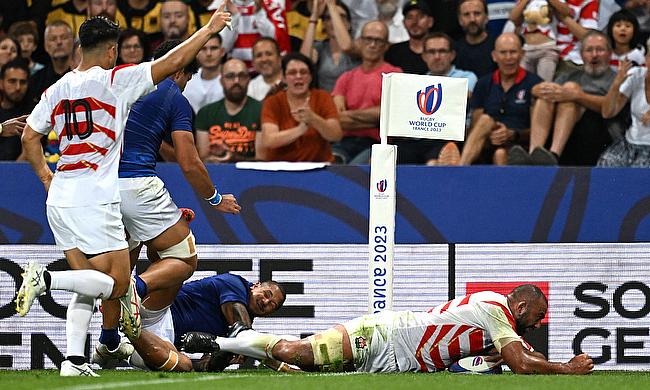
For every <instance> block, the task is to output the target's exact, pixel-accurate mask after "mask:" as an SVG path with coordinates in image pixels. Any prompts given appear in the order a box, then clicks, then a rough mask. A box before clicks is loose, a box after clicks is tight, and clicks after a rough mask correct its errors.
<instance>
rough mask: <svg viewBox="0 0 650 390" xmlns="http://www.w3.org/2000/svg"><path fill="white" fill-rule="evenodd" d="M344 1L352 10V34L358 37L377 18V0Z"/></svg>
mask: <svg viewBox="0 0 650 390" xmlns="http://www.w3.org/2000/svg"><path fill="white" fill-rule="evenodd" d="M401 1H403V0H400V2H401ZM343 2H344V3H345V5H347V6H348V8H349V9H350V11H351V12H352V15H351V20H350V21H351V22H352V33H353V34H352V36H354V37H355V38H358V37H359V35H360V34H361V29H362V27H363V26H365V25H366V23H368V22H369V21H371V20H376V19H377V0H343Z"/></svg>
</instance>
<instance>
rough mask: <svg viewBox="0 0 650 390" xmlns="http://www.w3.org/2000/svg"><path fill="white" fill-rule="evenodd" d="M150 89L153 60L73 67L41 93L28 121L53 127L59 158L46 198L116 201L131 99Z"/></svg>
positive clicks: (76, 203) (41, 128) (43, 128)
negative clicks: (105, 66) (123, 141)
mask: <svg viewBox="0 0 650 390" xmlns="http://www.w3.org/2000/svg"><path fill="white" fill-rule="evenodd" d="M153 89H154V84H153V80H152V77H151V63H150V62H145V63H142V64H140V65H126V66H118V67H116V68H113V69H109V70H106V69H102V68H100V67H99V66H95V67H92V68H90V69H88V70H86V71H83V72H81V71H78V70H72V71H70V72H68V73H67V74H65V75H64V76H63V77H62V78H61V79H60V80H59V81H57V82H56V83H55V84H54V85H52V86H51V87H50V88H48V89H47V90H46V91H45V92H43V95H42V96H41V100H40V102H39V103H38V104H37V105H36V107H35V108H34V110H33V111H32V113H31V114H30V116H29V117H28V118H27V124H28V125H29V126H30V127H31V128H32V129H34V130H35V131H37V132H38V133H41V134H44V135H45V134H47V133H48V132H49V131H50V129H53V130H54V131H55V132H56V134H57V136H58V137H59V142H60V150H61V159H60V160H59V162H58V164H57V167H56V173H55V175H54V178H53V179H52V184H51V186H50V190H49V193H48V197H47V204H48V205H50V206H58V207H83V206H88V205H95V204H108V203H116V202H119V201H120V193H119V187H118V168H119V162H120V155H121V148H122V140H123V137H124V126H125V124H126V120H127V117H128V114H129V109H130V107H131V105H132V104H133V103H134V102H135V101H136V100H138V98H139V97H140V96H142V95H144V94H147V93H149V92H151V91H152V90H153Z"/></svg>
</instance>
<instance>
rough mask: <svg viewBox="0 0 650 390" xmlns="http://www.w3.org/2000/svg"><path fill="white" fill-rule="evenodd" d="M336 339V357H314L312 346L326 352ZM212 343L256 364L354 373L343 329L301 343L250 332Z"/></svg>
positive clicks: (309, 338)
mask: <svg viewBox="0 0 650 390" xmlns="http://www.w3.org/2000/svg"><path fill="white" fill-rule="evenodd" d="M336 339H338V340H339V341H340V344H339V346H340V349H339V350H338V356H337V354H332V355H331V356H329V355H328V354H323V353H317V354H314V347H313V345H317V346H318V347H319V348H323V349H325V350H328V351H329V350H330V342H331V341H336ZM214 341H215V342H216V343H217V344H218V346H219V349H220V350H222V351H226V352H232V353H234V354H237V355H244V356H250V357H252V358H255V359H258V360H266V359H273V360H278V361H281V362H284V363H287V364H291V365H294V366H298V367H300V368H301V369H302V370H305V371H323V370H326V371H351V370H354V366H353V365H352V361H353V357H352V347H351V345H350V338H349V336H348V333H347V331H346V330H345V328H344V327H343V326H342V325H337V326H335V327H334V328H331V329H328V330H326V331H325V332H322V333H319V334H316V335H314V336H310V337H308V338H305V339H301V340H286V339H285V338H283V337H282V336H277V335H271V334H265V333H259V332H256V331H254V330H252V329H249V330H244V331H241V332H240V333H239V334H238V335H237V337H235V338H224V337H215V338H214ZM335 347H336V346H335ZM334 349H336V348H334ZM189 352H195V351H191V350H190V351H189ZM317 352H318V351H317Z"/></svg>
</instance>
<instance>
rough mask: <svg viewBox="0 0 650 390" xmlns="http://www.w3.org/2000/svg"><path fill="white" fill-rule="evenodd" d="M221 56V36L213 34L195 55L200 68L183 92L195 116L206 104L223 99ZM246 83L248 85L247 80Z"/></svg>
mask: <svg viewBox="0 0 650 390" xmlns="http://www.w3.org/2000/svg"><path fill="white" fill-rule="evenodd" d="M223 54H224V53H223V47H221V35H219V34H214V36H213V37H211V38H210V39H209V40H208V42H207V43H206V44H205V45H203V47H202V48H201V50H199V54H197V55H196V60H197V61H198V63H199V66H200V68H199V72H198V75H195V76H194V77H192V79H191V80H190V81H189V82H188V83H187V86H186V87H185V91H184V92H183V95H185V97H186V98H187V100H189V102H190V105H191V106H192V109H193V110H194V113H195V114H196V113H198V112H199V110H201V108H203V107H205V106H206V105H207V104H209V103H214V102H216V101H218V100H221V99H223V87H222V84H221V82H220V79H221V61H222V60H223ZM246 83H247V84H248V80H246ZM244 92H245V91H244Z"/></svg>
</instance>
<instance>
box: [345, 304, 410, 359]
mask: <svg viewBox="0 0 650 390" xmlns="http://www.w3.org/2000/svg"><path fill="white" fill-rule="evenodd" d="M395 316H396V313H395V312H392V311H389V310H385V311H382V312H380V313H377V314H367V315H365V316H361V317H357V318H355V319H353V320H350V321H348V322H345V323H343V324H341V325H343V327H345V330H347V332H348V336H349V337H350V346H351V347H352V357H353V359H354V367H355V368H356V370H357V371H358V372H399V368H398V366H397V359H396V358H395V349H394V347H393V342H392V332H393V324H394V321H395Z"/></svg>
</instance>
